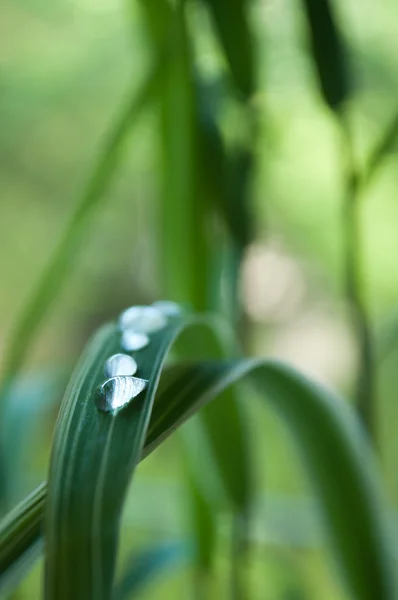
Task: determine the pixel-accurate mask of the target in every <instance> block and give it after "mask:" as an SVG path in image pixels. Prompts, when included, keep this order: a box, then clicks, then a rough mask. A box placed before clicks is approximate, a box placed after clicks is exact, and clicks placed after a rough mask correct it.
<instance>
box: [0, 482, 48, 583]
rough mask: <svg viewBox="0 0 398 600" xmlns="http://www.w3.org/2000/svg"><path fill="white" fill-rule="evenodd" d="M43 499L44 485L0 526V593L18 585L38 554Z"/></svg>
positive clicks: (16, 508)
mask: <svg viewBox="0 0 398 600" xmlns="http://www.w3.org/2000/svg"><path fill="white" fill-rule="evenodd" d="M45 498H46V485H45V484H44V483H43V484H42V485H40V486H39V487H38V488H37V489H36V490H35V491H34V492H32V494H30V495H29V496H28V497H27V498H25V499H24V500H23V501H22V502H21V503H20V504H19V505H18V506H16V507H15V509H14V510H13V511H12V512H11V513H9V515H7V517H6V518H5V519H3V521H1V523H0V592H4V591H10V590H11V589H12V588H13V587H14V586H15V585H16V584H17V583H19V581H20V579H21V578H22V576H23V575H25V573H26V572H27V571H28V570H29V568H30V566H31V565H32V563H33V562H34V561H35V560H36V558H37V557H38V556H39V554H40V551H41V548H42V542H41V524H42V519H43V510H44V502H45Z"/></svg>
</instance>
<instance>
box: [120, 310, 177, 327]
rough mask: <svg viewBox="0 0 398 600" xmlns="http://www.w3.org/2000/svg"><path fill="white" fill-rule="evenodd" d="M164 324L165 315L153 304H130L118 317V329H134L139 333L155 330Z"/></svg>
mask: <svg viewBox="0 0 398 600" xmlns="http://www.w3.org/2000/svg"><path fill="white" fill-rule="evenodd" d="M166 324H167V317H166V315H165V314H164V313H163V312H162V311H161V310H159V309H158V308H156V307H155V306H131V307H130V308H128V309H127V310H125V311H124V312H122V314H121V315H120V317H119V327H120V329H122V330H123V329H134V330H135V331H137V332H140V333H150V332H152V331H157V330H158V329H162V328H163V327H164V326H165V325H166Z"/></svg>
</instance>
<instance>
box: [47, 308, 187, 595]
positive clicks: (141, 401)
mask: <svg viewBox="0 0 398 600" xmlns="http://www.w3.org/2000/svg"><path fill="white" fill-rule="evenodd" d="M180 328H181V323H180V321H179V319H175V322H174V323H172V324H171V325H170V326H168V327H167V328H166V329H164V330H163V331H161V332H160V333H158V334H153V335H152V338H151V343H150V345H149V346H148V347H147V348H144V349H142V350H141V351H140V354H139V357H138V364H139V376H140V377H141V378H143V379H146V380H148V381H149V383H148V387H147V388H146V390H145V391H144V392H143V393H142V394H141V395H140V396H139V397H138V398H137V399H136V400H135V401H134V402H132V403H131V404H130V405H129V406H128V407H126V408H125V409H124V410H122V411H121V412H120V413H118V414H117V415H115V416H114V415H112V414H110V413H104V412H101V411H99V410H98V409H97V408H96V406H95V403H94V400H93V396H94V392H95V389H96V387H97V386H98V385H99V384H100V383H101V381H103V380H104V375H103V367H104V363H105V360H106V359H107V357H109V356H110V355H112V354H114V353H116V352H120V351H121V348H120V333H119V331H118V329H117V327H116V326H113V325H108V326H106V327H104V328H103V329H102V330H100V332H99V333H98V334H97V335H96V336H95V338H94V340H93V342H92V343H91V344H90V345H89V347H88V349H87V351H86V353H85V355H84V357H83V358H82V360H81V362H80V365H79V367H78V369H77V371H76V373H75V375H74V376H73V377H72V380H71V384H70V386H69V388H68V390H67V392H66V394H65V398H64V400H63V403H62V406H61V412H60V416H59V419H58V424H57V428H56V433H55V438H54V444H53V451H52V461H51V469H50V476H49V483H48V503H47V513H46V514H47V518H46V547H47V554H46V578H45V579H46V586H45V589H46V598H51V599H52V598H57V599H59V600H61V599H62V598H72V597H73V598H76V599H77V600H78V599H79V598H81V599H83V598H84V599H85V600H88V599H89V598H95V599H96V600H100V599H101V598H110V595H111V589H112V583H113V575H114V568H115V560H116V551H117V540H118V524H119V520H120V513H121V509H122V505H123V501H124V497H125V494H126V490H127V486H128V483H129V480H130V477H131V474H132V473H133V472H134V469H135V466H136V464H137V463H138V462H139V460H140V456H141V453H142V446H143V443H144V441H145V431H146V428H147V426H148V422H149V418H150V412H151V407H152V403H153V398H154V394H155V391H156V386H157V382H158V379H159V376H160V369H161V365H162V362H163V360H164V358H165V355H166V353H167V350H168V348H169V346H170V344H171V342H172V340H173V339H174V337H175V336H176V335H177V333H178V331H179V329H180Z"/></svg>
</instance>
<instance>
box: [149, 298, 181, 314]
mask: <svg viewBox="0 0 398 600" xmlns="http://www.w3.org/2000/svg"><path fill="white" fill-rule="evenodd" d="M152 306H154V307H155V308H157V309H159V310H160V311H162V313H163V314H164V315H167V316H168V317H176V316H177V315H179V314H180V313H181V312H182V307H181V306H180V305H179V304H177V302H172V301H171V300H157V301H156V302H154V303H153V305H152Z"/></svg>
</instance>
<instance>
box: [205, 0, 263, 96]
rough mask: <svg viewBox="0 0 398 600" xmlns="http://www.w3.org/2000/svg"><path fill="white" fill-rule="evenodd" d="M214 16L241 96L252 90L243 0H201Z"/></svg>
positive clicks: (250, 51) (250, 45)
mask: <svg viewBox="0 0 398 600" xmlns="http://www.w3.org/2000/svg"><path fill="white" fill-rule="evenodd" d="M204 3H205V4H206V6H207V7H208V9H209V11H210V14H211V16H212V18H213V20H214V24H215V27H216V29H217V32H218V35H219V38H220V43H221V45H222V47H223V49H224V52H225V56H226V59H227V61H228V64H229V68H230V70H231V74H232V77H233V80H234V83H235V86H236V88H237V89H238V90H239V91H240V92H241V93H242V95H243V96H244V98H249V97H250V96H251V95H252V94H253V91H254V57H253V40H252V33H251V31H250V27H249V21H248V2H247V0H204Z"/></svg>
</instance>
